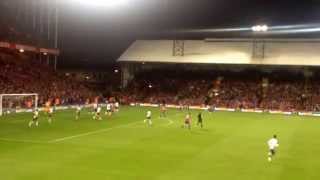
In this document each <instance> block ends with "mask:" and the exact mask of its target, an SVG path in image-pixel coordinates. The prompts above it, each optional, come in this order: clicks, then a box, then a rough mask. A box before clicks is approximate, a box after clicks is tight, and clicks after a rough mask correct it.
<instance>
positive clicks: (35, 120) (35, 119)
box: [29, 109, 39, 127]
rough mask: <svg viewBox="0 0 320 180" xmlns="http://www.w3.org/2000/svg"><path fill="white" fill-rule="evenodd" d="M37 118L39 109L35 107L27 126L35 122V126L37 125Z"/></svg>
mask: <svg viewBox="0 0 320 180" xmlns="http://www.w3.org/2000/svg"><path fill="white" fill-rule="evenodd" d="M38 118H39V111H38V109H35V110H34V111H33V118H32V121H30V122H29V127H32V125H33V124H36V126H37V127H38V126H39V121H38Z"/></svg>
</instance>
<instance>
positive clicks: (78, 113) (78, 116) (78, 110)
mask: <svg viewBox="0 0 320 180" xmlns="http://www.w3.org/2000/svg"><path fill="white" fill-rule="evenodd" d="M80 113H81V106H80V105H78V106H77V109H76V120H78V119H79V118H80Z"/></svg>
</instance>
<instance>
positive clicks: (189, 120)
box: [184, 113, 191, 130]
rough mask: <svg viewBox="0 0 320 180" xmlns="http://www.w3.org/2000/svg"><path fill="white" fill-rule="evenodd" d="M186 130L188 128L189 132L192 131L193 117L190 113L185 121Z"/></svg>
mask: <svg viewBox="0 0 320 180" xmlns="http://www.w3.org/2000/svg"><path fill="white" fill-rule="evenodd" d="M184 128H188V129H189V130H190V129H191V115H190V113H188V114H187V115H186V118H185V120H184Z"/></svg>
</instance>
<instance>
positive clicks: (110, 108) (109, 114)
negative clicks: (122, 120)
mask: <svg viewBox="0 0 320 180" xmlns="http://www.w3.org/2000/svg"><path fill="white" fill-rule="evenodd" d="M106 115H108V116H111V115H112V106H111V103H108V104H107V112H106Z"/></svg>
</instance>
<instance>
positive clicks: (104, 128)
mask: <svg viewBox="0 0 320 180" xmlns="http://www.w3.org/2000/svg"><path fill="white" fill-rule="evenodd" d="M146 110H147V109H146V108H130V107H123V108H122V109H121V112H119V113H118V114H116V115H114V116H113V117H112V118H106V117H105V116H104V120H103V121H100V122H98V121H94V120H92V119H91V115H89V113H88V112H87V111H83V112H82V117H81V119H80V120H78V121H75V120H74V114H75V113H74V111H73V110H68V111H58V112H56V114H55V116H54V123H53V124H51V125H49V124H48V123H47V121H46V117H45V116H44V115H43V114H41V115H42V116H41V117H40V127H38V128H28V127H27V124H28V121H29V120H30V118H31V117H32V114H12V115H10V116H6V117H1V118H0V179H1V180H35V179H39V180H40V179H41V180H57V179H61V180H73V179H74V180H82V179H83V180H88V179H92V180H93V179H94V180H98V179H99V180H100V179H106V180H109V179H110V180H180V179H182V180H195V179H198V180H200V179H203V180H209V179H223V180H226V179H230V180H237V179H242V180H250V179H253V180H262V179H265V180H271V179H272V180H273V179H277V180H280V179H281V180H284V179H288V180H295V179H296V180H308V179H310V180H315V179H320V173H319V169H320V155H319V152H320V118H316V117H298V116H282V115H270V114H255V113H239V112H214V113H212V114H210V113H208V112H205V113H204V114H203V117H204V123H205V128H204V129H200V128H198V127H196V126H195V125H193V127H192V130H191V131H189V130H187V129H183V128H181V125H182V122H183V117H184V115H185V113H184V112H181V111H178V110H169V112H168V118H166V119H160V118H158V115H159V112H158V109H152V111H153V119H154V126H153V127H151V128H148V127H146V126H145V124H144V123H143V119H144V117H145V112H146ZM197 112H198V111H192V117H193V123H195V118H196V114H197ZM273 134H277V135H278V136H279V141H280V147H279V149H278V154H277V155H276V158H275V159H274V161H273V162H271V163H269V162H268V161H267V152H268V149H267V146H266V141H267V140H268V139H269V138H270V137H271V136H272V135H273ZM61 138H62V139H61Z"/></svg>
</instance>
